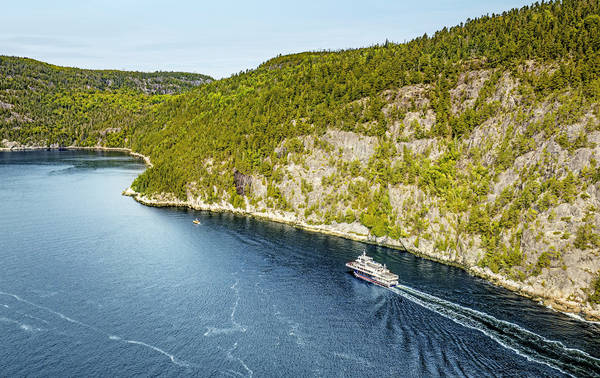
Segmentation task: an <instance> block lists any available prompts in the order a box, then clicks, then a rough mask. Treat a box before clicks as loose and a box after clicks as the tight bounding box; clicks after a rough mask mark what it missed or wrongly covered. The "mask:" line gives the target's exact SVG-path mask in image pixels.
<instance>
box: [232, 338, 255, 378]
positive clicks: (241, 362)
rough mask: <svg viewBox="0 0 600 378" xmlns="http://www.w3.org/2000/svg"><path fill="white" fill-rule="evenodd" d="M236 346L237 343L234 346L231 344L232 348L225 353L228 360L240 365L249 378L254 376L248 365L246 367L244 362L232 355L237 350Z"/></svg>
mask: <svg viewBox="0 0 600 378" xmlns="http://www.w3.org/2000/svg"><path fill="white" fill-rule="evenodd" d="M237 345H238V343H237V342H236V343H235V344H233V347H231V349H229V350H228V351H227V358H228V359H230V360H237V361H238V362H239V363H240V365H242V367H243V368H244V369H245V370H246V371H247V372H248V375H249V376H252V375H254V372H253V371H252V370H251V369H250V368H249V367H248V365H246V363H245V362H244V360H242V359H241V358H239V357H236V356H234V355H233V354H232V352H233V351H234V350H236V349H237Z"/></svg>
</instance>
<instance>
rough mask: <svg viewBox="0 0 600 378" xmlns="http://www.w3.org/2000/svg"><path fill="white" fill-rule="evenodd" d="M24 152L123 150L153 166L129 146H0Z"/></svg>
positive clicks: (6, 150) (10, 150) (1, 150)
mask: <svg viewBox="0 0 600 378" xmlns="http://www.w3.org/2000/svg"><path fill="white" fill-rule="evenodd" d="M13 151H14V152H24V151H110V152H123V153H127V154H128V155H130V156H133V157H136V158H140V159H142V160H144V163H145V164H146V165H147V166H148V167H153V165H152V162H151V161H150V158H149V157H148V156H145V155H142V154H140V153H138V152H133V150H132V149H131V148H126V147H103V146H92V147H83V146H66V147H54V146H52V147H43V146H22V145H19V146H17V147H0V152H13Z"/></svg>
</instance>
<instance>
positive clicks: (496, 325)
mask: <svg viewBox="0 0 600 378" xmlns="http://www.w3.org/2000/svg"><path fill="white" fill-rule="evenodd" d="M389 290H391V291H392V292H394V293H396V294H398V295H401V296H402V297H404V298H406V299H408V300H410V301H413V302H414V303H417V304H419V305H421V306H423V307H425V308H427V309H429V310H431V311H433V312H435V313H437V314H439V315H442V316H444V317H446V318H448V319H450V320H452V321H454V322H455V323H458V324H460V325H463V326H465V327H468V328H471V329H476V330H478V331H480V332H482V333H483V334H485V335H486V336H488V337H490V338H491V339H492V340H494V341H496V342H497V343H499V344H500V345H502V346H503V347H505V348H508V349H510V350H512V351H514V352H515V353H517V354H518V355H520V356H523V357H525V358H526V359H528V360H530V361H535V362H538V363H541V364H545V365H547V366H550V367H552V368H554V369H556V370H559V371H560V372H562V373H564V374H568V375H573V376H598V375H600V359H597V358H595V357H592V356H590V355H589V354H587V353H585V352H583V351H581V350H579V349H574V348H568V347H567V346H565V345H564V344H563V343H561V342H559V341H553V340H548V339H546V338H544V337H542V336H540V335H538V334H535V333H533V332H531V331H528V330H526V329H525V328H522V327H520V326H518V325H516V324H514V323H510V322H507V321H504V320H500V319H497V318H495V317H493V316H491V315H488V314H486V313H483V312H480V311H477V310H473V309H471V308H468V307H463V306H461V305H459V304H456V303H452V302H449V301H446V300H444V299H441V298H438V297H436V296H433V295H431V294H427V293H423V292H421V291H419V290H415V289H413V288H410V287H408V286H404V285H398V286H396V287H392V288H390V289H389Z"/></svg>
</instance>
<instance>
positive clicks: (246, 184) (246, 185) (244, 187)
mask: <svg viewBox="0 0 600 378" xmlns="http://www.w3.org/2000/svg"><path fill="white" fill-rule="evenodd" d="M233 181H234V182H235V191H236V193H237V194H239V195H240V196H245V195H246V193H248V192H249V191H250V189H251V187H252V176H249V175H245V174H243V173H241V172H240V171H238V170H237V169H236V170H235V171H234V172H233Z"/></svg>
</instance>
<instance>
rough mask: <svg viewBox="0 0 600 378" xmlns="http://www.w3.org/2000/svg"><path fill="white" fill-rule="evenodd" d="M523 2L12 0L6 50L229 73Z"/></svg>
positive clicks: (129, 66) (401, 36)
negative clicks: (278, 58)
mask: <svg viewBox="0 0 600 378" xmlns="http://www.w3.org/2000/svg"><path fill="white" fill-rule="evenodd" d="M530 3H531V2H530V1H521V0H487V1H481V0H456V1H449V0H420V1H401V0H396V1H394V0H366V1H354V0H344V1H342V0H331V1H329V0H304V1H299V2H286V1H272V0H268V1H231V0H221V1H211V2H207V1H191V0H184V1H175V0H173V1H156V0H144V1H139V0H120V1H115V0H101V1H98V0H89V1H88V0H55V1H47V0H44V1H32V0H20V1H7V2H4V4H2V6H1V7H0V8H1V12H0V55H14V56H26V57H29V58H34V59H38V60H42V61H45V62H48V63H53V64H58V65H63V66H73V67H80V68H98V69H123V70H136V71H156V70H162V71H188V72H197V73H203V74H207V75H211V76H213V77H215V78H222V77H227V76H229V75H231V74H233V73H236V72H239V71H242V70H245V69H251V68H255V67H256V66H257V65H259V64H260V63H262V62H264V61H266V60H267V59H269V58H272V57H274V56H276V55H277V54H289V53H296V52H302V51H308V50H323V49H331V50H337V49H345V48H356V47H365V46H369V45H373V44H376V43H383V42H384V41H385V40H386V38H387V39H389V40H390V41H394V42H403V41H407V40H410V39H412V38H414V37H417V36H420V35H422V34H423V33H428V34H432V33H434V32H435V31H436V30H438V29H441V28H442V27H444V26H453V25H456V24H458V23H460V22H462V21H465V20H466V19H467V18H475V17H478V16H481V15H484V14H492V13H501V12H502V11H504V10H509V9H511V8H514V7H521V6H523V5H527V4H530Z"/></svg>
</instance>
